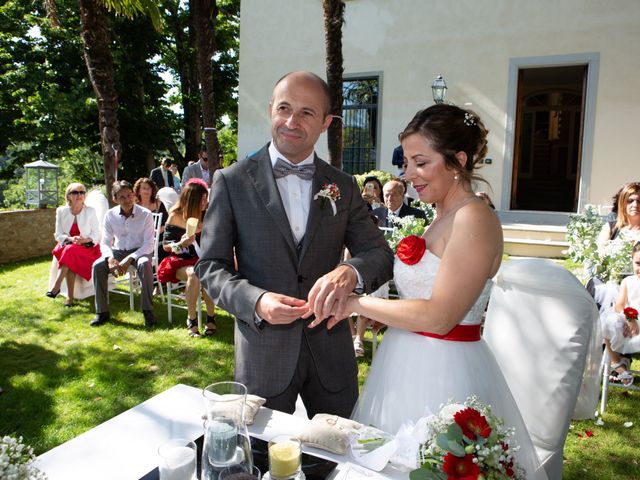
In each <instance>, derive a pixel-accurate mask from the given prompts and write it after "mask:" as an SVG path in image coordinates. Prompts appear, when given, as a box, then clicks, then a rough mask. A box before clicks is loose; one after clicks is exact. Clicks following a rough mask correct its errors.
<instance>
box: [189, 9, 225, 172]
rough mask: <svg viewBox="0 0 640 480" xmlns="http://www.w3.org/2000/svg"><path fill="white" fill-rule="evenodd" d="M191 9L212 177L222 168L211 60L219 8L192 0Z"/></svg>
mask: <svg viewBox="0 0 640 480" xmlns="http://www.w3.org/2000/svg"><path fill="white" fill-rule="evenodd" d="M191 6H192V7H195V8H194V9H193V15H194V25H195V27H196V28H195V30H196V44H197V52H198V54H197V59H198V78H199V79H200V92H201V97H202V123H203V124H204V139H205V143H206V145H207V152H208V154H209V173H210V175H213V173H214V172H215V171H216V170H217V169H218V168H219V167H220V162H219V159H218V155H219V152H220V145H219V143H218V134H217V131H216V129H215V125H216V109H215V104H214V98H213V68H212V65H211V59H212V57H213V53H214V51H215V44H214V33H215V21H216V16H217V15H218V8H217V6H216V2H215V0H192V1H191Z"/></svg>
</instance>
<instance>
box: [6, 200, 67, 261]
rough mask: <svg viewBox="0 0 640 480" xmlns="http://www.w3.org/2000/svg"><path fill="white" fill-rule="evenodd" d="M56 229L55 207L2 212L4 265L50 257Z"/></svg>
mask: <svg viewBox="0 0 640 480" xmlns="http://www.w3.org/2000/svg"><path fill="white" fill-rule="evenodd" d="M55 227H56V209H55V208H41V209H38V210H19V211H13V212H0V238H2V248H0V264H1V263H7V262H15V261H18V260H27V259H29V258H34V257H40V256H42V255H47V254H50V253H51V250H53V247H54V246H55V244H56V241H55V239H54V238H53V232H54V231H55Z"/></svg>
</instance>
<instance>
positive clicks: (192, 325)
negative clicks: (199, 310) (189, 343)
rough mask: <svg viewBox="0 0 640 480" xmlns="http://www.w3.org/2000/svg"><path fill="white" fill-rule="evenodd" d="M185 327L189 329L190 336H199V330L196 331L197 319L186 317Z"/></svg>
mask: <svg viewBox="0 0 640 480" xmlns="http://www.w3.org/2000/svg"><path fill="white" fill-rule="evenodd" d="M194 328H195V330H194ZM187 329H188V330H189V336H190V337H192V338H200V332H199V331H198V320H191V319H190V318H189V317H187Z"/></svg>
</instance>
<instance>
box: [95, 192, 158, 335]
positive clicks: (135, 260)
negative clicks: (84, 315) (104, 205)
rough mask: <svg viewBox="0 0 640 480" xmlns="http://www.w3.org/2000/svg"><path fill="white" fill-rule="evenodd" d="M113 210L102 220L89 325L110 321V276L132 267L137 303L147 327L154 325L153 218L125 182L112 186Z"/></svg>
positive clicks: (122, 273) (117, 275) (117, 274)
mask: <svg viewBox="0 0 640 480" xmlns="http://www.w3.org/2000/svg"><path fill="white" fill-rule="evenodd" d="M111 193H112V196H113V201H114V202H115V203H117V204H118V205H117V206H116V207H113V208H112V209H110V210H109V211H107V214H106V215H105V217H104V223H103V226H102V241H101V242H100V251H101V254H102V259H101V260H98V261H97V262H96V263H94V264H93V287H94V289H95V291H96V316H95V318H94V319H93V320H92V321H91V326H92V327H95V326H98V325H102V324H103V323H105V322H107V321H108V320H109V296H108V284H107V281H108V277H109V274H111V275H113V276H114V277H119V276H120V275H124V274H125V273H127V269H128V268H129V266H130V265H132V264H135V268H136V271H137V272H138V278H139V279H140V284H141V295H140V303H141V308H142V313H143V314H144V324H145V326H146V327H153V326H154V325H155V323H156V322H155V318H154V316H153V310H152V308H153V305H152V295H153V269H152V262H151V256H152V254H153V216H152V215H151V212H150V211H149V210H147V209H146V208H144V207H141V206H140V205H136V204H135V201H134V200H135V195H134V193H133V187H132V186H131V184H130V183H129V182H127V181H126V180H119V181H117V182H114V183H113V187H112V190H111Z"/></svg>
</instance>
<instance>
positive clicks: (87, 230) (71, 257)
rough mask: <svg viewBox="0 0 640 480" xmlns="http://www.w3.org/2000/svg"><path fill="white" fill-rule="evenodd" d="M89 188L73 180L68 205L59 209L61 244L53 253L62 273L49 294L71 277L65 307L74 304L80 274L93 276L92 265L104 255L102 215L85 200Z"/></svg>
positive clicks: (58, 221) (58, 238) (58, 233)
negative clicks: (101, 240) (102, 250)
mask: <svg viewBox="0 0 640 480" xmlns="http://www.w3.org/2000/svg"><path fill="white" fill-rule="evenodd" d="M86 194H87V189H86V188H85V186H84V185H83V184H81V183H70V184H69V186H68V187H67V189H66V191H65V198H66V199H67V205H66V206H62V207H58V208H57V209H56V231H55V233H54V237H55V239H56V241H57V242H58V244H57V245H56V246H55V248H54V249H53V252H52V253H53V256H54V257H56V259H57V260H58V269H59V270H58V275H57V276H56V279H55V282H54V284H53V287H52V288H51V290H49V291H48V292H47V297H51V298H56V297H57V296H58V294H59V293H60V287H61V286H62V281H63V280H66V281H67V301H66V302H65V304H64V306H65V307H71V306H72V305H73V298H74V297H73V293H74V285H75V280H76V274H78V275H80V276H81V277H82V278H84V279H85V280H87V281H89V280H91V265H93V262H94V261H95V260H97V259H98V258H99V257H100V247H99V246H98V245H96V242H98V241H99V240H100V227H99V223H98V216H97V215H96V212H95V210H94V209H93V208H91V207H89V206H87V205H85V204H84V199H85V196H86Z"/></svg>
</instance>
